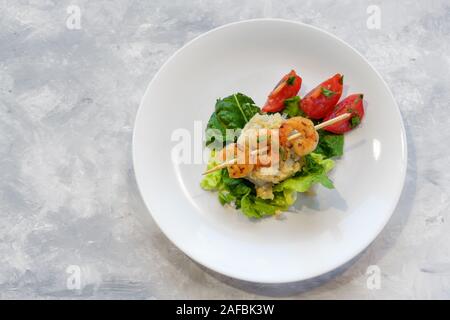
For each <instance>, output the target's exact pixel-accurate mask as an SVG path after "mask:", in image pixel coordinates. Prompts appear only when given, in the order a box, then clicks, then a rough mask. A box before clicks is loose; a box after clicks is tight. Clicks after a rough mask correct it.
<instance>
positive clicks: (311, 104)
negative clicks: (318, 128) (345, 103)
mask: <svg viewBox="0 0 450 320" xmlns="http://www.w3.org/2000/svg"><path fill="white" fill-rule="evenodd" d="M343 83H344V76H342V75H340V74H339V73H338V74H335V75H334V76H333V77H331V78H330V79H328V80H326V81H324V82H322V83H321V84H319V85H318V86H317V87H315V88H314V89H313V90H312V91H310V92H309V93H308V94H307V95H306V96H304V97H303V99H302V103H301V105H300V107H301V108H302V110H303V112H304V113H305V114H306V115H307V116H308V118H311V119H322V118H324V117H326V115H327V114H329V113H330V112H331V111H332V110H333V107H334V106H335V105H336V103H337V102H338V101H339V99H340V98H341V95H342V86H343Z"/></svg>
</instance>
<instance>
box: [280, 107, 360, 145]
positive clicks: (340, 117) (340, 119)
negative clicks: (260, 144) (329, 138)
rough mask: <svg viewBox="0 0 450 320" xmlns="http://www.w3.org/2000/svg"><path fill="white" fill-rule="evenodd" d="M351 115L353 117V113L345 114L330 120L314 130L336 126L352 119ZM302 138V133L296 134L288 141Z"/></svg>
mask: <svg viewBox="0 0 450 320" xmlns="http://www.w3.org/2000/svg"><path fill="white" fill-rule="evenodd" d="M351 115H352V114H351V113H344V114H341V115H340V116H337V117H336V118H333V119H330V120H328V121H325V122H322V123H319V124H318V125H316V126H314V129H316V130H320V129H322V128H325V127H328V126H330V125H332V124H334V123H336V122H339V121H342V120H345V119H347V118H348V117H350V116H351ZM301 136H302V134H301V133H295V134H293V135H291V136H289V138H288V140H289V141H292V140H295V139H297V138H299V137H301Z"/></svg>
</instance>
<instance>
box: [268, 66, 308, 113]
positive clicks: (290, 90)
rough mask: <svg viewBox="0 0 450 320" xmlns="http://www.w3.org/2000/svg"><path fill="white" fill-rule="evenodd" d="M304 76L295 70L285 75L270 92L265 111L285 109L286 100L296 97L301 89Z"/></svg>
mask: <svg viewBox="0 0 450 320" xmlns="http://www.w3.org/2000/svg"><path fill="white" fill-rule="evenodd" d="M301 85H302V78H300V77H299V76H298V75H297V73H295V71H294V70H291V72H289V73H288V74H287V75H285V76H284V77H283V78H282V79H281V80H280V82H278V84H277V85H276V87H275V89H273V91H272V92H271V93H270V94H269V97H268V98H267V101H266V103H265V105H264V107H263V108H262V111H264V112H279V111H281V110H283V109H284V100H286V99H289V98H292V97H295V96H296V95H297V93H298V92H299V91H300V87H301Z"/></svg>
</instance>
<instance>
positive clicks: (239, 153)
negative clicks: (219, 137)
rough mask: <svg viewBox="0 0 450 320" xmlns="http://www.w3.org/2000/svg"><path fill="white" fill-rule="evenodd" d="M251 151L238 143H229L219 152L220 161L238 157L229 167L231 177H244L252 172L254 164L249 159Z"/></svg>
mask: <svg viewBox="0 0 450 320" xmlns="http://www.w3.org/2000/svg"><path fill="white" fill-rule="evenodd" d="M249 157H250V156H249V152H248V150H245V152H244V150H243V149H242V148H239V147H238V146H237V144H236V143H231V144H229V145H227V146H226V147H225V148H223V149H222V151H221V152H220V153H219V161H220V162H224V161H230V160H231V159H234V158H237V159H238V161H237V163H236V164H232V165H230V166H228V167H227V170H228V175H229V176H230V178H234V179H237V178H243V177H245V176H247V175H248V174H249V173H250V172H252V170H253V168H254V165H253V164H251V163H250V161H249Z"/></svg>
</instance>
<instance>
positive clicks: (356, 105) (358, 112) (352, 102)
mask: <svg viewBox="0 0 450 320" xmlns="http://www.w3.org/2000/svg"><path fill="white" fill-rule="evenodd" d="M363 97H364V96H363V95H362V94H359V93H358V94H352V95H350V96H348V97H347V98H345V99H344V100H342V101H341V102H339V103H338V105H337V106H336V108H335V109H334V110H333V112H331V113H330V114H329V115H328V116H326V118H325V119H323V120H324V121H327V120H330V119H333V118H336V117H337V116H340V115H341V114H344V113H347V112H350V113H351V114H352V116H351V117H350V118H348V119H345V120H342V121H339V122H336V123H334V124H332V125H330V126H328V127H325V128H324V130H327V131H330V132H333V133H338V134H341V133H345V132H347V131H350V130H352V129H353V128H355V127H357V126H358V125H359V123H360V122H361V120H362V119H363V117H364V106H363Z"/></svg>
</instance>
